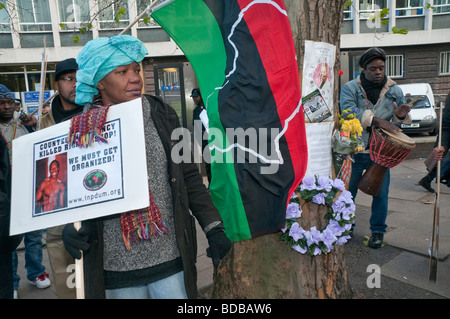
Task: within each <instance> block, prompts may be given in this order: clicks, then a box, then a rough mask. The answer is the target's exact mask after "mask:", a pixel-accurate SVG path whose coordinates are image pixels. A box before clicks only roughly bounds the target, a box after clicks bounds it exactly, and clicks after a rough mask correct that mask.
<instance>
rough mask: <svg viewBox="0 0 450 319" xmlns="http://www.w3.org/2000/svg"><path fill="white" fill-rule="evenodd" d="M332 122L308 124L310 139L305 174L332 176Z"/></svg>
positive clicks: (307, 132)
mask: <svg viewBox="0 0 450 319" xmlns="http://www.w3.org/2000/svg"><path fill="white" fill-rule="evenodd" d="M333 125H334V124H333V123H332V122H322V123H315V124H306V136H307V140H308V167H307V169H306V174H305V176H314V175H317V176H323V177H330V178H331V177H332V175H331V174H332V172H331V163H332V157H331V156H332V155H331V134H332V131H333Z"/></svg>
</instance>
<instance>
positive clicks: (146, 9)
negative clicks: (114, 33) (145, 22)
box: [119, 0, 159, 35]
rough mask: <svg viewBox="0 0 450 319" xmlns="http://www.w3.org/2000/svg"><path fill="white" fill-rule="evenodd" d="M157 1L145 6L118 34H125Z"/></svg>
mask: <svg viewBox="0 0 450 319" xmlns="http://www.w3.org/2000/svg"><path fill="white" fill-rule="evenodd" d="M158 2H159V0H156V1H153V2H152V3H151V4H150V5H149V6H147V8H145V10H144V11H142V12H141V14H140V15H139V16H138V17H137V18H136V19H134V21H133V22H132V23H131V24H130V25H129V26H127V27H126V28H125V29H123V30H122V32H120V33H119V35H123V34H125V33H126V32H128V30H130V29H131V27H132V26H134V25H135V24H136V23H137V22H138V21H139V20H141V19H142V18H143V17H144V16H145V15H146V14H147V12H150V10H151V9H152V8H153V7H154V6H155V5H156V4H157V3H158Z"/></svg>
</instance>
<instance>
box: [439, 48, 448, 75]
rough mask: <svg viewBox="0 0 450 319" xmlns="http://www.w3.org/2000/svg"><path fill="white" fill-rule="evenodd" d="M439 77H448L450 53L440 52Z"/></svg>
mask: <svg viewBox="0 0 450 319" xmlns="http://www.w3.org/2000/svg"><path fill="white" fill-rule="evenodd" d="M439 74H440V75H450V51H447V52H441V62H440V67H439Z"/></svg>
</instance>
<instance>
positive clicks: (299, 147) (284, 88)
mask: <svg viewBox="0 0 450 319" xmlns="http://www.w3.org/2000/svg"><path fill="white" fill-rule="evenodd" d="M237 1H238V3H239V6H240V8H241V10H246V11H245V13H244V20H245V22H246V23H247V26H248V28H249V29H250V33H251V34H252V37H253V39H254V41H255V43H256V46H257V48H258V51H259V53H260V56H261V60H262V62H263V65H264V68H265V70H266V73H267V78H268V82H269V84H270V87H271V89H272V94H273V96H274V99H275V102H276V104H277V109H278V114H279V117H280V120H281V124H282V126H283V128H285V125H286V123H285V121H286V120H287V119H289V118H290V117H291V116H292V114H293V113H294V111H295V110H296V109H297V107H298V105H299V103H300V101H301V96H302V94H301V88H300V77H299V72H298V65H297V59H296V51H295V46H294V41H293V37H292V32H291V27H290V24H289V19H288V17H287V16H286V15H285V14H284V13H285V7H284V4H283V1H282V0H275V1H269V0H267V1H254V0H237ZM288 128H289V129H288V130H287V131H286V133H285V138H286V140H287V143H288V147H289V151H290V156H291V159H292V164H293V166H294V170H295V181H294V184H293V185H292V187H291V189H290V193H289V198H288V200H289V199H290V196H291V195H292V193H293V192H294V190H295V189H296V188H297V186H298V185H299V184H300V182H301V180H302V179H303V177H304V174H305V172H306V168H307V162H308V149H307V142H306V129H305V122H304V115H303V107H302V108H301V109H300V111H299V114H297V115H296V116H295V117H294V118H293V119H292V120H291V121H290V122H289V124H288Z"/></svg>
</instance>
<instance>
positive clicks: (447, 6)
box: [433, 0, 450, 13]
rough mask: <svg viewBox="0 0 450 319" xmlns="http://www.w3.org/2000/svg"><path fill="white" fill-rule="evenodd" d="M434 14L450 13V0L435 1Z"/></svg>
mask: <svg viewBox="0 0 450 319" xmlns="http://www.w3.org/2000/svg"><path fill="white" fill-rule="evenodd" d="M433 12H434V13H450V0H434V3H433Z"/></svg>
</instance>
